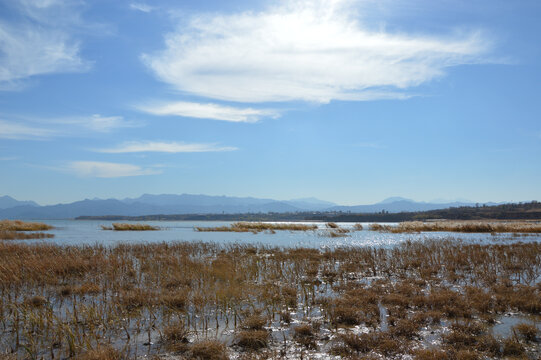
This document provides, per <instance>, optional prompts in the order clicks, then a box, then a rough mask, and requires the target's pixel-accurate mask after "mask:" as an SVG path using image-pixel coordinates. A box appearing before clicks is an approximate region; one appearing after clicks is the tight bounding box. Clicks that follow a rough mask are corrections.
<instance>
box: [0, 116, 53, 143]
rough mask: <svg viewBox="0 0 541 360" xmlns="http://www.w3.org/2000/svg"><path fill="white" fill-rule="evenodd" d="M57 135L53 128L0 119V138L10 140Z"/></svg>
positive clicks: (45, 137) (46, 137) (34, 138)
mask: <svg viewBox="0 0 541 360" xmlns="http://www.w3.org/2000/svg"><path fill="white" fill-rule="evenodd" d="M56 135H58V133H57V132H56V131H55V130H52V129H47V128H43V127H36V126H33V125H29V124H21V123H17V122H14V121H6V120H0V138H2V139H12V140H45V139H48V138H51V137H53V136H56Z"/></svg>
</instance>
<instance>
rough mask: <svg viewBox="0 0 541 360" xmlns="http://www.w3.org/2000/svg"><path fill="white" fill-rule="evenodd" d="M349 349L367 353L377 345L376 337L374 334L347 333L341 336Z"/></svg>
mask: <svg viewBox="0 0 541 360" xmlns="http://www.w3.org/2000/svg"><path fill="white" fill-rule="evenodd" d="M339 338H340V340H341V341H342V342H343V343H344V345H345V346H346V347H347V349H349V350H351V351H353V352H356V353H367V352H369V351H371V350H372V349H373V348H374V346H375V341H374V337H373V335H372V334H360V335H356V334H352V333H346V334H341V335H340V336H339Z"/></svg>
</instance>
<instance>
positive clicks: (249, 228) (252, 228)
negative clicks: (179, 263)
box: [195, 221, 317, 233]
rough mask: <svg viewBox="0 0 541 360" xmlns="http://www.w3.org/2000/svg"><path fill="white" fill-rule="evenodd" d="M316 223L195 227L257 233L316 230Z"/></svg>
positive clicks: (240, 223) (205, 229)
mask: <svg viewBox="0 0 541 360" xmlns="http://www.w3.org/2000/svg"><path fill="white" fill-rule="evenodd" d="M316 229H317V225H312V224H310V225H307V224H294V223H286V224H279V223H263V222H244V221H242V222H236V223H233V224H231V225H230V226H217V227H196V228H195V230H196V231H202V232H204V231H210V232H251V233H259V232H263V231H269V232H273V231H277V230H280V231H282V230H288V231H310V230H316Z"/></svg>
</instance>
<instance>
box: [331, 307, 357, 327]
mask: <svg viewBox="0 0 541 360" xmlns="http://www.w3.org/2000/svg"><path fill="white" fill-rule="evenodd" d="M332 321H333V323H334V324H336V325H346V326H355V325H359V324H360V323H361V322H362V317H361V314H360V312H359V310H358V309H357V308H355V307H353V306H351V305H349V306H348V305H346V304H340V303H339V304H337V305H336V307H335V308H334V311H333V312H332Z"/></svg>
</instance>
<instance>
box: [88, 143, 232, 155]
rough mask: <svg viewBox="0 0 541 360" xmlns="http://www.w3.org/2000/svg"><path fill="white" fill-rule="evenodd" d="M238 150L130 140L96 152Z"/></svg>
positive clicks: (213, 145)
mask: <svg viewBox="0 0 541 360" xmlns="http://www.w3.org/2000/svg"><path fill="white" fill-rule="evenodd" d="M235 150H238V149H237V148H236V147H232V146H217V145H216V144H189V143H183V142H153V141H144V142H138V141H132V142H126V143H123V144H121V145H120V146H118V147H115V148H110V149H98V150H96V151H97V152H102V153H110V154H119V153H138V152H164V153H191V152H223V151H235Z"/></svg>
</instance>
